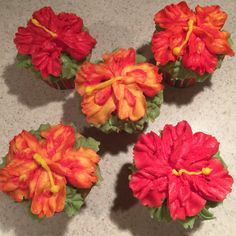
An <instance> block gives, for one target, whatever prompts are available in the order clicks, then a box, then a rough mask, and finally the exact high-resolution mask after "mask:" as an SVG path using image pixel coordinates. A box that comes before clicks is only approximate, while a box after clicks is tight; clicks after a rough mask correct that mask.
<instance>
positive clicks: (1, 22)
mask: <svg viewBox="0 0 236 236" xmlns="http://www.w3.org/2000/svg"><path fill="white" fill-rule="evenodd" d="M171 2H172V1H160V0H155V1H154V0H143V1H141V0H136V1H131V0H109V1H108V0H100V1H96V0H86V1H76V0H74V1H56V0H51V1H43V0H37V1H36V0H8V1H6V0H0V32H1V34H0V39H1V40H0V42H1V47H0V55H1V57H0V75H1V79H0V112H1V113H0V114H1V115H0V124H1V126H0V134H1V138H0V152H1V155H2V156H3V155H4V154H5V153H6V152H7V151H8V142H9V140H11V139H12V138H13V136H14V135H15V134H18V133H19V132H20V131H21V130H22V129H26V130H29V129H32V128H37V127H38V125H39V124H41V123H46V122H50V123H58V122H60V121H64V122H67V123H69V122H75V123H76V124H78V126H79V127H80V130H81V131H82V130H85V134H86V135H91V136H94V137H95V138H97V139H98V140H100V141H101V143H102V150H101V154H102V161H101V170H102V173H103V177H104V181H103V183H102V185H101V186H100V187H95V188H93V190H92V191H91V193H90V194H89V196H88V198H87V199H86V202H87V204H86V207H84V208H83V209H82V210H81V212H80V214H78V215H77V216H76V217H74V218H72V219H68V218H67V217H66V215H64V214H59V215H56V216H55V217H54V218H53V219H51V220H48V221H47V220H45V221H43V222H41V223H38V222H37V221H34V220H32V219H31V218H30V217H29V216H28V214H27V210H28V209H27V208H26V206H24V204H16V203H14V202H13V201H12V200H11V199H10V198H9V197H7V196H6V195H4V194H2V193H0V235H4V236H10V235H16V236H27V235H28V236H34V235H39V236H47V235H56V236H64V235H65V236H69V235H81V236H90V235H96V236H106V235H109V236H110V235H112V236H118V235H119V236H129V235H136V236H154V235H155V236H156V235H165V236H166V235H175V236H187V235H193V236H200V235H207V236H215V235H222V236H232V235H235V234H236V207H235V206H236V204H235V202H236V191H235V187H233V191H232V193H231V194H230V195H229V196H228V198H227V199H226V201H225V203H224V204H223V205H221V206H220V207H218V208H217V209H213V212H214V214H215V216H216V217H217V218H216V219H215V220H211V221H206V222H203V223H202V224H198V225H197V227H196V228H195V229H194V230H192V231H186V230H184V229H183V228H181V227H180V226H179V225H178V224H176V223H171V224H169V225H166V224H165V223H158V222H157V221H155V220H152V219H151V218H150V217H149V214H148V212H147V210H146V209H145V208H143V207H141V206H140V205H139V204H138V203H137V201H135V200H134V199H133V198H132V197H131V193H130V190H129V189H128V181H127V176H128V175H129V169H128V166H129V164H130V163H131V161H132V146H133V143H134V142H135V140H136V137H135V136H134V135H125V134H120V135H116V134H111V135H105V134H101V133H99V132H98V131H91V130H89V129H86V128H84V127H85V126H84V120H83V118H82V117H81V116H80V115H79V114H78V112H77V110H78V106H79V98H78V96H77V95H76V94H74V93H73V92H71V91H58V90H54V89H52V88H50V87H49V86H47V85H46V84H45V83H43V82H42V81H38V80H36V79H32V78H31V77H33V75H32V74H31V73H30V72H29V71H26V70H24V69H19V68H17V66H16V64H15V56H16V49H15V45H14V43H13V41H12V40H13V37H14V34H15V32H16V31H17V28H18V26H21V25H24V24H25V23H26V20H27V19H29V17H30V16H31V13H32V12H33V11H34V10H36V9H39V8H41V7H42V6H45V5H51V6H52V7H53V9H54V10H55V11H56V12H60V11H66V12H74V13H76V14H78V15H80V16H81V17H82V18H83V19H84V23H85V25H86V26H87V27H88V28H89V30H90V32H91V34H92V35H93V36H94V37H95V38H96V39H97V41H98V44H97V46H96V48H95V50H94V53H93V56H92V59H98V58H100V56H101V54H102V53H103V52H105V51H111V50H113V49H114V48H117V47H131V46H132V47H134V48H136V49H140V50H141V51H142V52H144V53H146V54H148V53H149V50H150V49H149V47H148V42H149V41H150V39H151V36H152V33H153V30H154V23H153V15H154V13H155V12H156V11H157V10H158V9H161V8H162V7H164V6H165V5H166V4H169V3H171ZM197 2H198V3H199V4H202V5H207V4H213V3H214V4H221V5H222V7H223V9H224V10H225V11H226V12H228V15H229V17H228V20H227V23H226V25H225V29H227V30H228V31H229V32H233V33H232V39H233V41H234V42H236V33H235V29H236V15H235V12H236V2H235V1H233V0H225V1H219V0H218V1H203V0H202V1H197ZM188 3H189V4H190V6H191V7H194V5H195V4H196V1H188ZM235 64H236V58H235V57H234V58H230V57H226V58H225V60H224V62H223V65H222V68H221V69H220V70H217V71H216V72H215V73H214V75H213V77H212V79H211V80H210V81H207V82H206V83H204V84H199V85H197V86H195V87H192V88H188V89H174V88H167V89H166V91H165V103H164V105H163V106H162V109H161V115H160V117H159V118H158V119H157V120H156V121H155V122H154V123H153V124H150V125H149V127H148V131H149V130H152V129H153V130H155V131H156V132H158V131H159V130H160V129H162V127H163V126H164V124H166V123H170V124H176V123H177V122H178V121H180V120H182V119H186V120H188V121H189V123H190V124H191V126H192V128H193V131H203V132H205V133H210V134H212V135H214V136H215V137H217V139H218V140H219V141H220V143H221V146H220V149H221V154H222V156H223V157H224V159H225V161H226V162H227V164H228V166H229V171H230V173H231V174H232V175H233V176H234V177H236V157H235V151H236V150H235V147H236V143H235V140H236V125H235V124H236V123H235V121H236V109H235V103H236V82H235V78H236V67H235Z"/></svg>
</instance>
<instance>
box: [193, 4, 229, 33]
mask: <svg viewBox="0 0 236 236" xmlns="http://www.w3.org/2000/svg"><path fill="white" fill-rule="evenodd" d="M195 10H196V17H197V24H198V25H199V26H201V25H204V26H208V27H215V28H216V29H218V30H220V29H221V28H222V27H223V26H224V24H225V21H226V19H227V13H226V12H224V11H221V10H220V6H218V5H212V6H206V7H201V6H199V5H198V6H197V7H196V8H195Z"/></svg>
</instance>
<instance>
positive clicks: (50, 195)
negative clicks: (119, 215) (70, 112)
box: [0, 124, 100, 218]
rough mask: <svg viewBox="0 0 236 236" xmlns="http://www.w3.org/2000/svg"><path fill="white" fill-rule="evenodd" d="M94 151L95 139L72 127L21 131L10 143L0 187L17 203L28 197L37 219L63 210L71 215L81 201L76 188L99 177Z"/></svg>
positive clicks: (86, 186)
mask: <svg viewBox="0 0 236 236" xmlns="http://www.w3.org/2000/svg"><path fill="white" fill-rule="evenodd" d="M90 146H92V147H93V148H91V147H90ZM96 151H97V143H96V141H95V140H93V139H91V138H90V139H89V140H88V139H86V138H84V137H82V136H81V135H79V134H77V133H75V130H74V128H73V127H72V126H67V125H63V124H59V125H55V126H50V125H43V126H40V128H39V130H37V131H30V132H28V131H25V130H24V131H22V132H21V133H20V134H18V135H17V136H15V138H14V139H13V140H12V141H11V142H10V147H9V152H8V154H7V155H6V163H5V165H4V167H3V168H1V169H0V190H1V191H3V192H5V193H7V194H8V195H9V196H11V197H12V198H13V199H14V200H15V201H17V202H21V201H23V200H30V201H31V212H32V214H34V215H37V216H38V217H39V218H43V217H52V216H53V215H54V214H55V213H57V212H61V211H63V210H65V211H66V212H67V213H68V214H69V215H73V214H74V213H75V212H76V211H77V210H79V208H80V207H81V205H82V204H83V196H82V195H81V192H80V191H81V190H82V189H83V190H86V189H87V190H89V189H90V188H91V187H92V186H93V185H94V184H96V183H97V181H98V179H99V175H98V172H97V171H98V166H97V164H98V162H99V160H100V157H99V156H98V155H97V153H96ZM68 202H69V204H67V203H68Z"/></svg>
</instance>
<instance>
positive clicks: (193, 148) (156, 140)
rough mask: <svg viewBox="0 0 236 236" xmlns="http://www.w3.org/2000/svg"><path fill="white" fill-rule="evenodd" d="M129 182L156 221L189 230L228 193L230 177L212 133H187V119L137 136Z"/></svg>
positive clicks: (205, 217)
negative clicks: (163, 221)
mask: <svg viewBox="0 0 236 236" xmlns="http://www.w3.org/2000/svg"><path fill="white" fill-rule="evenodd" d="M133 154H134V166H133V173H132V174H131V176H130V183H129V186H130V188H131V189H132V192H133V195H134V197H135V198H137V199H139V201H140V203H141V204H142V205H143V206H146V207H147V208H148V209H149V210H150V213H151V216H152V217H153V218H155V219H157V220H165V221H167V222H170V221H178V222H180V223H181V224H182V225H183V226H184V227H185V228H192V227H193V225H194V222H195V221H196V220H210V219H213V218H214V216H213V214H212V213H211V212H210V211H209V209H210V208H212V207H216V206H217V205H218V204H220V203H222V202H223V201H224V199H225V198H226V196H227V195H228V194H229V193H230V192H231V187H232V184H233V178H232V177H231V176H230V175H229V173H228V170H227V166H226V164H225V163H224V161H223V160H222V158H221V156H220V153H219V142H218V141H217V140H216V138H214V137H213V136H211V135H208V134H205V133H202V132H197V133H194V134H193V133H192V130H191V127H190V126H189V124H188V122H187V121H181V122H179V123H178V124H177V125H176V126H172V125H166V126H165V127H164V129H163V130H162V132H161V134H160V135H157V134H156V133H154V132H150V133H148V134H142V135H141V136H140V138H139V140H138V141H137V143H136V145H135V146H134V152H133Z"/></svg>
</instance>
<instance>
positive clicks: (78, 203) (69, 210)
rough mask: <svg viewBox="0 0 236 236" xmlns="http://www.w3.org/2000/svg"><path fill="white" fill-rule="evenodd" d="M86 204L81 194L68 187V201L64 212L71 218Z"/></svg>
mask: <svg viewBox="0 0 236 236" xmlns="http://www.w3.org/2000/svg"><path fill="white" fill-rule="evenodd" d="M83 204H84V199H83V197H82V196H81V194H80V193H79V192H78V191H77V190H76V189H75V188H74V187H72V186H69V185H67V186H66V201H65V208H64V211H65V212H66V214H67V215H68V216H69V217H72V216H74V215H75V214H76V213H77V212H78V211H79V210H80V208H81V207H82V205H83Z"/></svg>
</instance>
